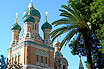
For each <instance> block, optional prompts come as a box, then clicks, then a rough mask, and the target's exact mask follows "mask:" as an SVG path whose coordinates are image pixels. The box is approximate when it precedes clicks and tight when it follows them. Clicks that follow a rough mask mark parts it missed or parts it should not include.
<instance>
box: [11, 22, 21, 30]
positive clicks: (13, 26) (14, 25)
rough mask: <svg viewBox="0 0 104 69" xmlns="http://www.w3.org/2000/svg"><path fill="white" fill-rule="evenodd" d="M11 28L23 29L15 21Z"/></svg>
mask: <svg viewBox="0 0 104 69" xmlns="http://www.w3.org/2000/svg"><path fill="white" fill-rule="evenodd" d="M11 30H19V31H21V27H20V25H19V24H18V23H14V24H13V25H12V27H11Z"/></svg>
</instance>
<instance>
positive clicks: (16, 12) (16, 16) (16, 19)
mask: <svg viewBox="0 0 104 69" xmlns="http://www.w3.org/2000/svg"><path fill="white" fill-rule="evenodd" d="M17 15H18V13H17V12H16V23H17Z"/></svg>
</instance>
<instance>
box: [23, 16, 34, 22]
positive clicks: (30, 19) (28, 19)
mask: <svg viewBox="0 0 104 69" xmlns="http://www.w3.org/2000/svg"><path fill="white" fill-rule="evenodd" d="M23 21H24V23H25V22H33V23H34V22H35V19H34V18H33V17H32V16H27V17H25V18H24V19H23Z"/></svg>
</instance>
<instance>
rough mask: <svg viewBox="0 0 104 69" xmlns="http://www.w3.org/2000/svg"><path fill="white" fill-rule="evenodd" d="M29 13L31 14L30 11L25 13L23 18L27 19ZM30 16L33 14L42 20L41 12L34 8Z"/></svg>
mask: <svg viewBox="0 0 104 69" xmlns="http://www.w3.org/2000/svg"><path fill="white" fill-rule="evenodd" d="M28 12H29V10H28V9H27V10H25V11H24V13H23V18H25V17H26V16H28ZM30 14H31V16H36V17H38V18H39V19H40V18H41V15H40V12H39V11H38V10H37V9H35V8H34V7H32V8H31V9H30Z"/></svg>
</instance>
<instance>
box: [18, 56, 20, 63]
mask: <svg viewBox="0 0 104 69" xmlns="http://www.w3.org/2000/svg"><path fill="white" fill-rule="evenodd" d="M18 63H20V55H19V56H18Z"/></svg>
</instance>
